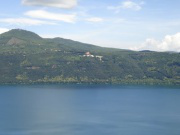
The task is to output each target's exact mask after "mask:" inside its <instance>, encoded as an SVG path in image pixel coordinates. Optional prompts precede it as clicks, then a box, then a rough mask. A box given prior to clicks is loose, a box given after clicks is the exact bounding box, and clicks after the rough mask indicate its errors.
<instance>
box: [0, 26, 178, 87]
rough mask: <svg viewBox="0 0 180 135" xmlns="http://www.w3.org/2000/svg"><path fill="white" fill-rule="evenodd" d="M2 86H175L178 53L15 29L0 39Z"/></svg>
mask: <svg viewBox="0 0 180 135" xmlns="http://www.w3.org/2000/svg"><path fill="white" fill-rule="evenodd" d="M86 52H90V53H91V55H93V56H89V57H87V56H85V53H86ZM99 56H100V57H99ZM6 83H10V84H11V83H112V84H121V83H122V84H174V85H180V54H179V53H169V52H161V53H160V52H151V51H141V52H135V51H129V50H121V49H111V48H102V47H98V46H94V45H89V44H84V43H80V42H76V41H72V40H67V39H62V38H54V39H43V38H41V37H40V36H38V35H37V34H35V33H32V32H29V31H24V30H18V29H15V30H11V31H9V32H6V33H4V34H1V35H0V84H6Z"/></svg>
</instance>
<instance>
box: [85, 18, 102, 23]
mask: <svg viewBox="0 0 180 135" xmlns="http://www.w3.org/2000/svg"><path fill="white" fill-rule="evenodd" d="M86 21H89V22H102V21H104V19H103V18H99V17H92V18H88V19H86Z"/></svg>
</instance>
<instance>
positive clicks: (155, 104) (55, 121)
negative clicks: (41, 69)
mask: <svg viewBox="0 0 180 135" xmlns="http://www.w3.org/2000/svg"><path fill="white" fill-rule="evenodd" d="M0 135H180V88H178V87H163V86H162V87H161V86H110V85H104V86H103V85H33V86H0Z"/></svg>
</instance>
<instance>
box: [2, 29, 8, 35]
mask: <svg viewBox="0 0 180 135" xmlns="http://www.w3.org/2000/svg"><path fill="white" fill-rule="evenodd" d="M7 31H9V29H7V28H0V34H2V33H4V32H7Z"/></svg>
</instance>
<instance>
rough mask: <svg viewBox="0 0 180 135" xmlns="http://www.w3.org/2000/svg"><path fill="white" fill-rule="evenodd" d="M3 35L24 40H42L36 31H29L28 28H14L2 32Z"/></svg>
mask: <svg viewBox="0 0 180 135" xmlns="http://www.w3.org/2000/svg"><path fill="white" fill-rule="evenodd" d="M1 36H3V37H7V38H12V37H14V38H18V39H22V40H26V41H28V40H32V39H35V40H40V39H42V38H41V37H40V36H39V35H37V34H36V33H34V32H31V31H27V30H23V29H12V30H10V31H8V32H5V33H3V34H1Z"/></svg>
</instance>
